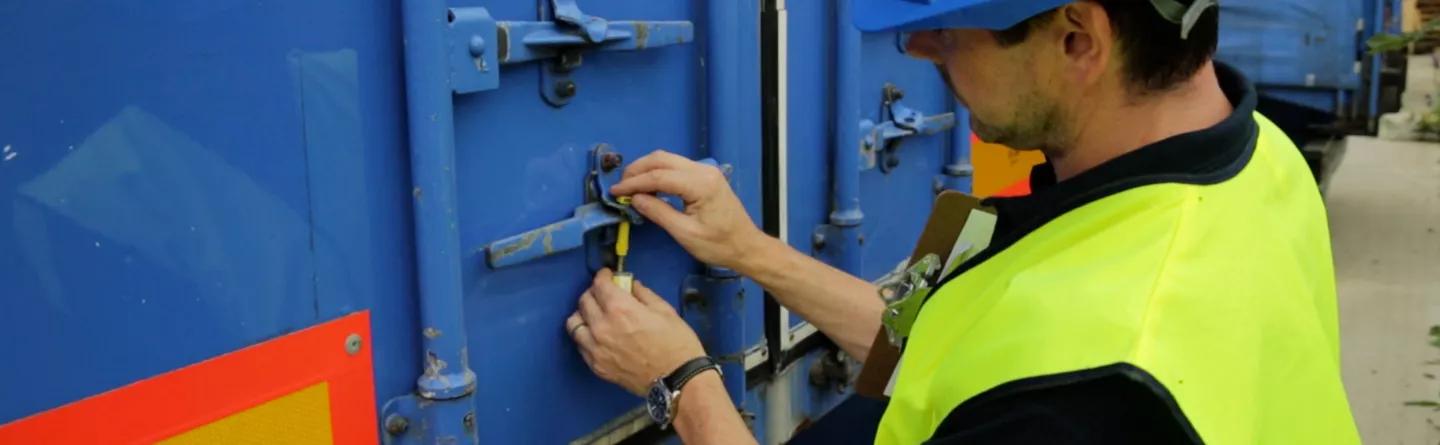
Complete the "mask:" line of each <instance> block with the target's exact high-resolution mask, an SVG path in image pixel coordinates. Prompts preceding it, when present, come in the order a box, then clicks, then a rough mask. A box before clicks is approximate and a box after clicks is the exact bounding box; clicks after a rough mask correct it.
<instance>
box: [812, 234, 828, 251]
mask: <svg viewBox="0 0 1440 445" xmlns="http://www.w3.org/2000/svg"><path fill="white" fill-rule="evenodd" d="M810 245H812V246H815V248H816V249H824V248H825V234H823V233H820V232H815V233H814V234H813V235H810Z"/></svg>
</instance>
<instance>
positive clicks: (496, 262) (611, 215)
mask: <svg viewBox="0 0 1440 445" xmlns="http://www.w3.org/2000/svg"><path fill="white" fill-rule="evenodd" d="M620 220H621V216H620V214H619V213H617V212H615V211H613V210H611V209H609V208H607V207H605V206H604V205H602V204H601V203H599V202H592V203H589V204H585V205H582V206H580V207H576V208H575V214H574V216H572V217H570V218H567V219H564V220H561V221H560V222H556V223H553V224H549V225H546V226H545V227H541V228H538V229H535V230H531V231H529V232H525V233H521V234H519V235H515V236H511V237H507V238H502V239H500V240H498V241H495V242H493V243H490V245H489V246H488V247H486V248H485V249H486V257H485V259H486V261H487V262H488V263H489V264H490V267H493V268H497V269H498V268H501V267H506V266H513V265H516V264H520V263H524V262H528V261H532V260H535V259H538V258H542V257H546V256H550V255H554V254H556V253H560V252H566V251H570V250H574V249H578V248H580V247H582V246H584V245H585V234H586V233H589V232H590V231H591V230H594V229H597V228H600V227H607V226H613V225H617V224H620Z"/></svg>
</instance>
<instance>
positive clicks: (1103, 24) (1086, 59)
mask: <svg viewBox="0 0 1440 445" xmlns="http://www.w3.org/2000/svg"><path fill="white" fill-rule="evenodd" d="M1058 15H1059V17H1058V18H1057V20H1055V22H1056V23H1055V24H1054V25H1055V26H1057V28H1054V30H1055V31H1056V35H1055V37H1057V38H1059V39H1060V48H1061V49H1062V51H1063V52H1064V54H1065V66H1064V67H1063V69H1064V73H1063V76H1064V77H1065V80H1067V81H1069V82H1074V83H1076V84H1078V85H1085V86H1088V85H1091V84H1094V83H1095V82H1097V81H1098V80H1099V79H1100V78H1101V77H1102V75H1103V74H1104V73H1105V71H1106V70H1107V69H1108V68H1109V65H1110V61H1111V60H1112V58H1113V56H1114V53H1115V34H1114V30H1113V29H1112V28H1111V26H1110V15H1109V14H1108V13H1106V12H1105V7H1103V6H1100V4H1099V3H1097V2H1074V3H1070V4H1068V5H1065V6H1064V7H1061V8H1060V11H1059V13H1058Z"/></svg>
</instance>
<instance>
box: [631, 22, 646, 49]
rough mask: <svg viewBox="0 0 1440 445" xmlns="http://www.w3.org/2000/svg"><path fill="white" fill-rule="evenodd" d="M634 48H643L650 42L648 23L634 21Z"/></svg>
mask: <svg viewBox="0 0 1440 445" xmlns="http://www.w3.org/2000/svg"><path fill="white" fill-rule="evenodd" d="M634 27H635V49H645V45H648V44H649V43H650V24H649V23H646V22H638V21H637V22H635V26H634Z"/></svg>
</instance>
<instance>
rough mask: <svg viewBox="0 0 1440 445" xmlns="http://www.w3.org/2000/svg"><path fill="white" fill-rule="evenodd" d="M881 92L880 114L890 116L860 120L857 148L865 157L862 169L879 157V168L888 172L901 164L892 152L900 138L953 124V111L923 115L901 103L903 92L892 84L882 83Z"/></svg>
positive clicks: (873, 166) (870, 167) (937, 129)
mask: <svg viewBox="0 0 1440 445" xmlns="http://www.w3.org/2000/svg"><path fill="white" fill-rule="evenodd" d="M882 94H883V95H884V102H883V105H884V107H883V108H882V109H881V113H882V115H881V118H882V119H885V118H889V119H886V120H882V121H881V122H880V123H878V124H877V123H875V122H872V121H870V120H869V119H865V120H862V121H860V134H862V135H864V136H862V139H861V141H860V151H861V154H862V156H863V157H864V160H865V165H864V167H863V168H864V169H867V170H868V169H872V168H875V166H876V163H877V161H878V163H879V166H880V171H883V172H886V173H889V172H890V170H891V169H893V168H895V167H897V166H899V165H900V157H899V156H897V155H896V154H895V150H896V149H898V148H899V145H900V141H901V139H903V138H906V137H910V136H916V135H932V134H935V133H939V132H942V131H945V130H949V129H951V128H954V127H955V113H953V112H951V113H944V114H937V115H933V116H926V115H925V114H924V113H921V112H919V111H915V110H913V109H911V108H910V107H906V106H905V105H903V104H901V103H900V99H903V98H904V97H905V92H903V91H901V90H900V88H897V87H896V86H895V85H891V84H888V83H887V84H885V88H884V90H883V91H882ZM877 158H878V159H877Z"/></svg>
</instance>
